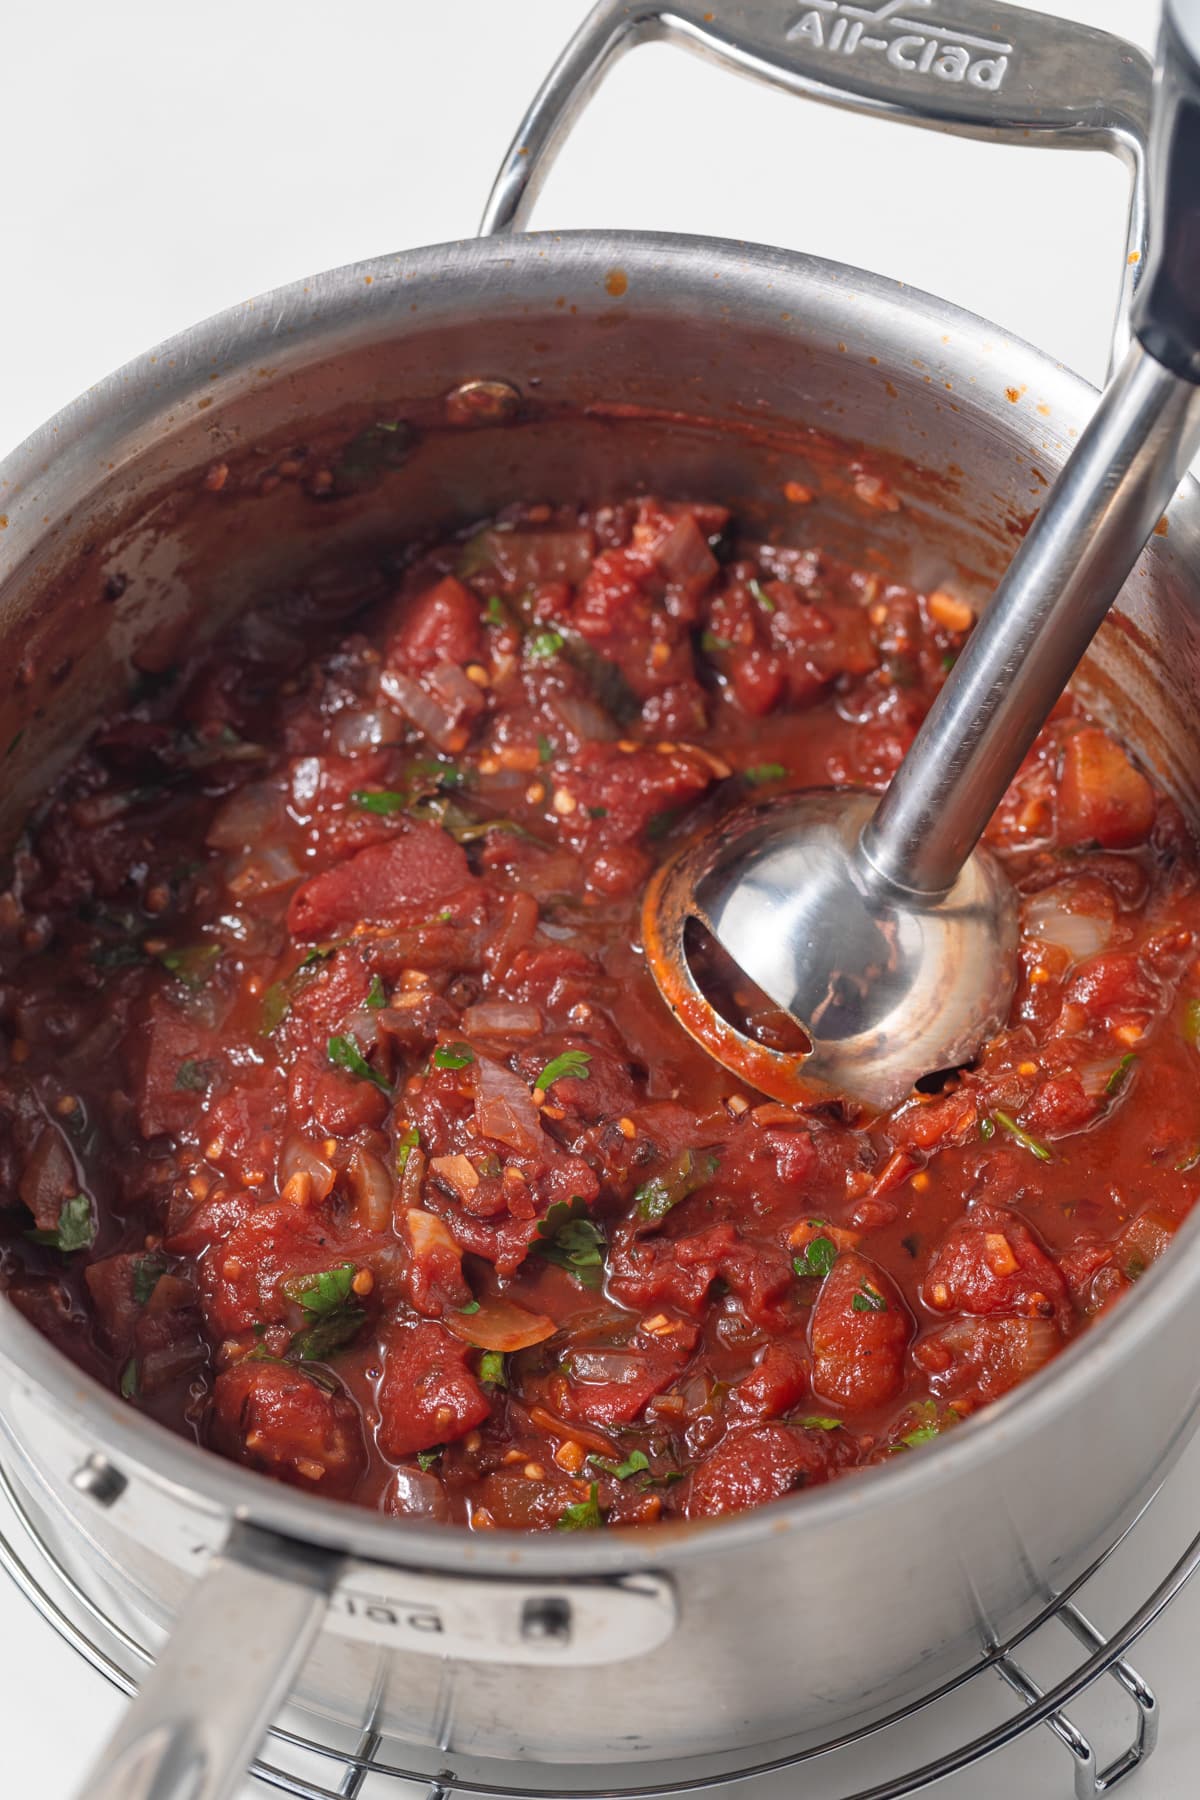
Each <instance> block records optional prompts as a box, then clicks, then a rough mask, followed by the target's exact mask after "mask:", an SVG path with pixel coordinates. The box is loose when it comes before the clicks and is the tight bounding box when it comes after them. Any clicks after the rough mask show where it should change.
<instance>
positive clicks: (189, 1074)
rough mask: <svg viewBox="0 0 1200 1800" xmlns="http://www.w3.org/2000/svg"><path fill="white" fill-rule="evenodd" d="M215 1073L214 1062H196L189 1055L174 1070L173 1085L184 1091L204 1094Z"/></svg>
mask: <svg viewBox="0 0 1200 1800" xmlns="http://www.w3.org/2000/svg"><path fill="white" fill-rule="evenodd" d="M215 1074H216V1064H215V1063H212V1062H197V1061H196V1059H195V1058H194V1057H191V1056H189V1057H188V1058H187V1060H186V1061H185V1062H181V1063H180V1065H179V1067H178V1068H177V1069H176V1071H175V1086H176V1087H177V1088H181V1089H182V1090H183V1091H184V1092H185V1093H189V1094H204V1093H207V1091H208V1088H209V1086H210V1084H211V1082H212V1079H213V1076H214V1075H215Z"/></svg>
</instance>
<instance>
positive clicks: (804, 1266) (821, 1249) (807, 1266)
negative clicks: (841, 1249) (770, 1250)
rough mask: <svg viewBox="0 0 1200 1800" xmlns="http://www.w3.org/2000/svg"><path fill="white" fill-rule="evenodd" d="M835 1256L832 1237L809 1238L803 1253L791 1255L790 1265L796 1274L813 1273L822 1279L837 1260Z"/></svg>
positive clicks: (836, 1255) (818, 1278)
mask: <svg viewBox="0 0 1200 1800" xmlns="http://www.w3.org/2000/svg"><path fill="white" fill-rule="evenodd" d="M837 1257H838V1252H837V1245H836V1244H835V1243H834V1241H833V1239H832V1238H827V1237H824V1236H822V1237H815V1238H810V1239H809V1241H808V1243H807V1244H805V1246H804V1250H803V1253H802V1254H801V1255H800V1256H797V1257H793V1259H792V1267H793V1269H795V1271H796V1273H797V1275H800V1276H806V1275H815V1276H816V1278H817V1280H818V1281H823V1280H824V1279H825V1277H826V1275H828V1273H829V1271H830V1269H832V1267H833V1265H834V1263H835V1262H836V1261H837Z"/></svg>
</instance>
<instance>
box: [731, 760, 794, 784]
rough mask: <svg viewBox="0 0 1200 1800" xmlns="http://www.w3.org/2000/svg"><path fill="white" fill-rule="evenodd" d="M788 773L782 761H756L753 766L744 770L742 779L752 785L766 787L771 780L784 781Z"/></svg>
mask: <svg viewBox="0 0 1200 1800" xmlns="http://www.w3.org/2000/svg"><path fill="white" fill-rule="evenodd" d="M786 774H787V770H786V769H785V768H784V766H783V764H782V763H755V765H754V767H753V768H750V769H743V770H742V780H743V781H748V782H749V783H750V786H751V787H766V785H767V783H768V782H770V781H782V780H783V779H784V777H785V776H786Z"/></svg>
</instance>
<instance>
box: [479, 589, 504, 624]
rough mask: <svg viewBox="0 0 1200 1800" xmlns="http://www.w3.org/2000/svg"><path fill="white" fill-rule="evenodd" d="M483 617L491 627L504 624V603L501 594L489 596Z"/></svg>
mask: <svg viewBox="0 0 1200 1800" xmlns="http://www.w3.org/2000/svg"><path fill="white" fill-rule="evenodd" d="M483 616H484V618H485V619H486V620H487V622H488V624H489V625H503V624H504V602H503V600H502V599H501V598H500V596H499V594H489V595H488V597H487V601H486V604H485V605H484V609H483Z"/></svg>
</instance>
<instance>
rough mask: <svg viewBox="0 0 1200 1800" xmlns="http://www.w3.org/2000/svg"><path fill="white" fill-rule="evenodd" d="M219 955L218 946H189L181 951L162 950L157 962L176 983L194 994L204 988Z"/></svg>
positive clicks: (219, 948) (219, 947)
mask: <svg viewBox="0 0 1200 1800" xmlns="http://www.w3.org/2000/svg"><path fill="white" fill-rule="evenodd" d="M220 954H221V946H220V944H191V945H189V946H188V947H187V948H186V949H183V950H164V951H163V952H162V954H161V955H160V956H159V959H158V960H159V962H160V963H161V964H162V966H163V968H164V969H166V970H168V972H169V973H170V974H172V975H174V977H175V979H176V981H181V982H182V983H183V985H184V987H186V988H191V989H192V991H193V993H195V992H198V990H199V989H200V988H202V987H204V986H206V984H207V982H208V977H209V974H210V973H211V971H212V966H213V964H214V963H215V962H216V960H217V958H218V956H220Z"/></svg>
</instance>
